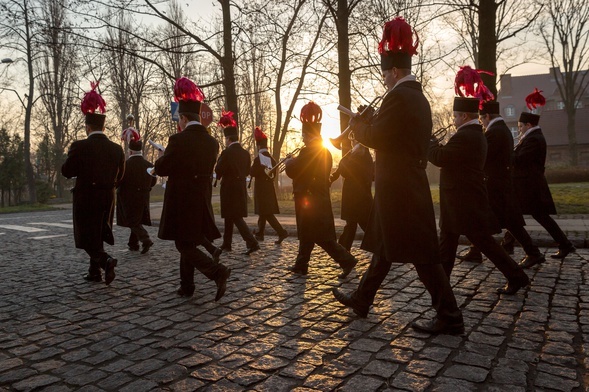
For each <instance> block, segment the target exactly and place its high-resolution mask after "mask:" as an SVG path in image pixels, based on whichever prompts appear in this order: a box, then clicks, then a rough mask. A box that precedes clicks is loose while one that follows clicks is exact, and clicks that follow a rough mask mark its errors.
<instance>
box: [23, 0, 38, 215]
mask: <svg viewBox="0 0 589 392" xmlns="http://www.w3.org/2000/svg"><path fill="white" fill-rule="evenodd" d="M24 3H25V12H24V16H25V25H26V27H25V29H26V37H27V68H28V72H29V94H28V96H26V97H25V98H26V99H27V106H26V109H25V130H24V131H25V137H24V149H25V151H24V160H25V171H26V175H27V186H28V188H29V202H30V203H36V202H37V192H36V190H35V173H34V171H33V164H32V163H31V113H32V111H33V94H34V93H35V75H34V73H33V43H32V38H31V36H32V33H31V31H30V27H29V26H30V21H29V13H28V9H27V2H26V1H25V2H24Z"/></svg>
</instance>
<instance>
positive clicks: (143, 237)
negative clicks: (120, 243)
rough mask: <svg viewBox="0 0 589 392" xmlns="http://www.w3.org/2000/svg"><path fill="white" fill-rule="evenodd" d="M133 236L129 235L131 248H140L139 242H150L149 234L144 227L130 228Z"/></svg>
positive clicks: (128, 243)
mask: <svg viewBox="0 0 589 392" xmlns="http://www.w3.org/2000/svg"><path fill="white" fill-rule="evenodd" d="M130 229H131V234H130V235H129V241H128V242H127V245H129V247H131V248H136V247H138V246H139V242H140V241H141V243H144V242H145V241H149V233H147V230H145V227H143V225H137V226H133V227H130Z"/></svg>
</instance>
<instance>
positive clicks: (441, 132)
mask: <svg viewBox="0 0 589 392" xmlns="http://www.w3.org/2000/svg"><path fill="white" fill-rule="evenodd" d="M451 127H452V125H448V126H445V127H443V128H440V129H438V130H437V131H435V132H434V133H432V136H431V140H432V141H436V142H438V143H440V142H441V141H442V140H445V139H446V136H447V135H448V130H449V129H450V128H451Z"/></svg>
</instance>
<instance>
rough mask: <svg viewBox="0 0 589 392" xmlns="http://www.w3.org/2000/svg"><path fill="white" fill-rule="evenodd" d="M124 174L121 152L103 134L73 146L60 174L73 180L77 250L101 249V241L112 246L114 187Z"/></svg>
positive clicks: (123, 156) (95, 134)
mask: <svg viewBox="0 0 589 392" xmlns="http://www.w3.org/2000/svg"><path fill="white" fill-rule="evenodd" d="M124 172H125V153H124V152H123V149H122V148H121V146H119V145H118V144H116V143H114V142H111V141H110V140H108V138H107V137H106V135H104V134H103V133H94V134H92V135H90V136H88V138H87V139H84V140H78V141H75V142H73V143H72V145H71V147H70V149H69V151H68V155H67V159H66V160H65V162H64V164H63V165H62V166H61V173H62V174H63V176H64V177H67V178H73V177H76V185H75V186H74V188H73V189H72V192H73V220H74V240H75V243H76V248H80V249H101V248H102V245H103V244H102V243H103V242H106V243H107V244H110V245H114V237H113V233H112V223H113V216H114V201H115V186H116V184H117V183H118V181H120V180H121V178H122V177H123V175H124Z"/></svg>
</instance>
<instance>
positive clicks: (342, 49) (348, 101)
mask: <svg viewBox="0 0 589 392" xmlns="http://www.w3.org/2000/svg"><path fill="white" fill-rule="evenodd" d="M335 22H336V25H337V59H338V82H339V90H338V98H339V104H340V105H342V106H345V107H347V108H350V109H351V106H352V98H351V95H352V93H351V82H350V80H351V77H352V75H351V72H350V39H349V36H348V32H349V15H348V0H338V4H337V20H336V21H335ZM339 118H340V132H343V131H344V130H345V129H346V128H347V127H348V122H349V121H350V117H349V116H348V115H347V114H344V113H341V112H340V117H339ZM350 148H351V145H350V142H349V140H345V141H344V143H342V149H343V151H342V153H343V154H345V152H346V151H347V150H349V149H350Z"/></svg>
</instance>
